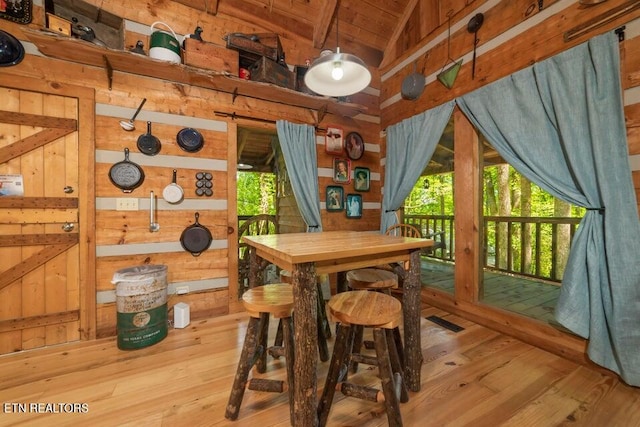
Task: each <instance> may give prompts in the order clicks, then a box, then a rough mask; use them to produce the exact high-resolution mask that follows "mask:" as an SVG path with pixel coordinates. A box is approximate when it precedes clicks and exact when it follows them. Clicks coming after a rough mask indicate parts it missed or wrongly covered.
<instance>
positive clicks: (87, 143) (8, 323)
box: [0, 75, 95, 354]
mask: <svg viewBox="0 0 640 427" xmlns="http://www.w3.org/2000/svg"><path fill="white" fill-rule="evenodd" d="M0 99H2V100H3V102H2V104H1V105H0V181H3V186H2V188H0V190H2V191H4V193H5V195H0V354H4V353H9V352H14V351H20V350H28V349H33V348H38V347H43V346H49V345H53V344H61V343H66V342H70V341H76V340H79V339H89V338H92V337H94V335H95V284H94V283H93V282H94V281H95V280H94V279H92V278H93V277H95V255H91V253H93V254H95V248H93V249H92V247H91V246H92V244H91V243H90V242H92V241H93V240H94V239H93V238H92V236H93V231H92V230H90V229H92V228H93V227H92V226H91V221H90V220H89V218H90V217H91V215H90V212H91V210H92V205H93V202H89V201H91V200H93V199H94V190H93V185H92V184H93V175H92V173H93V157H92V156H93V146H94V144H93V114H94V113H93V111H94V100H93V90H87V89H85V88H78V87H71V86H67V85H63V84H52V83H51V82H46V81H42V80H33V79H28V78H21V77H19V76H8V75H0ZM81 123H85V124H84V125H81ZM12 183H13V184H12ZM18 184H20V185H18ZM20 188H21V189H20ZM7 193H8V194H7ZM91 250H92V251H93V252H91ZM91 269H92V270H91Z"/></svg>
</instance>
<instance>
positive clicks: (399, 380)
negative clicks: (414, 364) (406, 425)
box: [318, 291, 408, 427]
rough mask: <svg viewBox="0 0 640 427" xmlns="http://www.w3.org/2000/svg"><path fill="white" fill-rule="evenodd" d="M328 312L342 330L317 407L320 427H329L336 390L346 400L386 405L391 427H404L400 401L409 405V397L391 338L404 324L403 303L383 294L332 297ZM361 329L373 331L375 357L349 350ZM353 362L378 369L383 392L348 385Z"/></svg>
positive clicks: (342, 294) (345, 294) (339, 331)
mask: <svg viewBox="0 0 640 427" xmlns="http://www.w3.org/2000/svg"><path fill="white" fill-rule="evenodd" d="M328 310H329V314H330V316H331V317H332V318H333V320H335V321H336V322H337V323H338V326H339V327H338V332H337V336H336V341H335V344H334V347H333V356H332V357H331V364H330V366H329V371H328V372H327V378H326V382H325V386H324V390H323V391H322V397H321V399H320V402H319V404H318V419H319V425H320V426H324V425H326V423H327V419H328V417H329V411H330V410H331V404H332V402H333V397H334V393H335V391H336V389H337V390H340V391H341V392H342V393H343V394H344V395H345V396H351V397H357V398H359V399H364V400H368V401H372V402H381V401H384V404H385V407H386V411H387V419H388V421H389V426H392V427H395V426H401V425H402V417H401V416H400V406H399V404H398V401H399V400H400V401H402V402H405V401H407V400H408V393H407V389H406V386H405V384H404V381H403V369H402V365H401V363H400V360H399V356H398V353H397V352H396V346H395V345H393V338H392V335H391V332H392V330H393V329H395V328H397V327H398V326H399V325H400V323H401V322H402V306H401V304H400V302H399V301H398V300H397V299H395V298H394V297H391V296H389V295H385V294H383V293H380V292H368V291H348V292H342V293H339V294H336V295H335V296H333V297H332V298H331V299H330V300H329V304H328ZM358 327H370V328H373V336H374V343H375V351H376V357H370V356H366V355H362V354H359V353H353V352H352V351H351V350H350V346H349V341H350V339H352V338H353V335H354V333H355V328H358ZM352 360H357V361H358V362H360V363H366V364H369V365H374V366H377V367H378V373H379V377H380V380H381V382H382V392H381V391H380V390H378V389H375V388H372V387H365V386H361V385H356V384H353V383H349V382H346V376H347V371H348V369H347V366H348V365H349V362H350V361H352Z"/></svg>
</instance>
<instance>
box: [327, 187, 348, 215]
mask: <svg viewBox="0 0 640 427" xmlns="http://www.w3.org/2000/svg"><path fill="white" fill-rule="evenodd" d="M326 195H327V197H326V204H327V211H329V212H340V211H343V210H344V189H343V188H342V187H340V186H339V185H329V186H327V193H326Z"/></svg>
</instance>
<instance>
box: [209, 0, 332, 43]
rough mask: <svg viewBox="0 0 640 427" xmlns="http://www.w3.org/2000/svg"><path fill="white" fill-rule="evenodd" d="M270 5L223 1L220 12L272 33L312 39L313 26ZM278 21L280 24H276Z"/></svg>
mask: <svg viewBox="0 0 640 427" xmlns="http://www.w3.org/2000/svg"><path fill="white" fill-rule="evenodd" d="M334 1H336V0H334ZM269 9H270V8H269V6H267V5H261V6H257V5H256V4H254V3H250V2H247V1H232V2H222V3H221V4H220V6H219V8H218V13H221V14H225V15H228V16H230V17H232V18H235V19H237V20H239V21H242V22H243V23H245V24H250V25H251V24H252V25H256V26H259V27H262V28H264V29H265V30H268V31H270V32H272V33H276V34H283V33H289V34H292V35H295V36H297V37H300V38H303V39H307V40H311V37H312V36H313V28H312V27H311V25H307V24H305V23H303V22H301V21H300V20H298V19H295V18H292V17H290V16H288V15H284V14H282V13H280V12H278V11H277V10H274V11H270V10H269ZM274 22H277V23H278V24H277V25H276V24H274Z"/></svg>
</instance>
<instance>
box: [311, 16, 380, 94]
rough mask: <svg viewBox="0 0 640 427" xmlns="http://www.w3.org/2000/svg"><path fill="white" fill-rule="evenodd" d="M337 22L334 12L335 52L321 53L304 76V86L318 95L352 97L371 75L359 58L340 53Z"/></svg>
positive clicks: (364, 86)
mask: <svg viewBox="0 0 640 427" xmlns="http://www.w3.org/2000/svg"><path fill="white" fill-rule="evenodd" d="M338 21H339V20H338V13H337V12H336V52H335V53H333V52H332V51H330V50H324V51H322V53H321V54H320V57H319V58H317V59H316V60H315V61H313V63H312V64H311V66H310V67H309V69H308V70H307V72H306V73H305V75H304V84H305V85H306V86H307V87H308V88H309V89H311V90H312V91H313V92H315V93H317V94H319V95H325V96H348V95H353V94H354V93H357V92H360V91H361V90H363V89H364V88H366V87H367V86H369V83H370V82H371V73H370V72H369V70H368V69H367V66H366V65H365V63H364V62H363V61H362V60H361V59H360V58H358V57H357V56H355V55H351V54H348V53H341V52H340V46H339V39H338V35H339V34H338Z"/></svg>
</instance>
